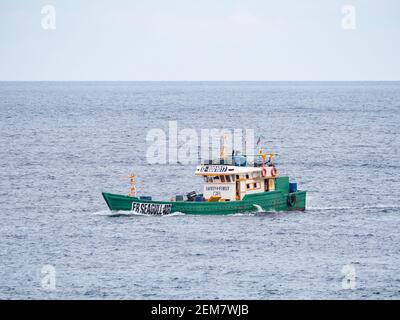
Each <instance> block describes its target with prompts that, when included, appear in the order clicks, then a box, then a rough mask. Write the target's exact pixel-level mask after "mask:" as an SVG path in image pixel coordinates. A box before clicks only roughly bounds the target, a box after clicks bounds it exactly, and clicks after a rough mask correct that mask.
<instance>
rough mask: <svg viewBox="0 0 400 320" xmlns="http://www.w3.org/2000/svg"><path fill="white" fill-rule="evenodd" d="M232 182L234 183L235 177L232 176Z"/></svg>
mask: <svg viewBox="0 0 400 320" xmlns="http://www.w3.org/2000/svg"><path fill="white" fill-rule="evenodd" d="M232 182H235V175H234V174H233V175H232Z"/></svg>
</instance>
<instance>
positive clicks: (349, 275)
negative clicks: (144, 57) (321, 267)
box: [342, 264, 357, 290]
mask: <svg viewBox="0 0 400 320" xmlns="http://www.w3.org/2000/svg"><path fill="white" fill-rule="evenodd" d="M342 275H343V279H342V289H344V290H354V289H355V288H356V284H357V282H356V279H357V273H356V268H355V267H354V266H353V265H352V264H346V265H344V266H343V268H342Z"/></svg>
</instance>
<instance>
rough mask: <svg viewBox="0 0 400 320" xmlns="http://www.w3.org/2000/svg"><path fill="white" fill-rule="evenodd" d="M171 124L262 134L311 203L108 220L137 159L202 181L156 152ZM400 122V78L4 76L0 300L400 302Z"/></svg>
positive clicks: (158, 184)
mask: <svg viewBox="0 0 400 320" xmlns="http://www.w3.org/2000/svg"><path fill="white" fill-rule="evenodd" d="M168 121H177V123H178V129H179V130H181V129H183V128H192V129H196V130H200V129H202V128H209V129H211V128H228V129H233V128H243V129H245V128H252V129H254V130H255V131H256V132H257V133H259V134H262V135H263V136H264V137H265V140H266V143H267V144H268V147H269V148H270V150H273V151H276V152H278V153H279V158H278V159H277V163H278V168H279V169H280V170H281V172H282V173H285V174H288V175H289V176H290V177H291V179H292V180H295V181H297V182H298V184H299V188H300V189H305V190H307V191H308V194H307V197H308V198H307V210H306V211H305V212H292V213H286V212H282V213H267V214H259V215H250V214H244V215H233V216H187V215H175V216H169V217H144V216H129V215H119V216H117V217H115V216H111V215H110V212H109V211H108V209H107V206H106V204H105V202H104V201H103V199H102V197H101V191H109V192H114V193H124V194H126V193H127V192H128V190H129V183H128V180H127V179H125V178H122V177H123V176H126V175H127V174H128V173H129V172H130V170H135V172H137V173H138V178H137V184H138V191H139V192H140V193H141V194H146V195H152V196H153V198H169V197H170V196H171V195H174V194H184V193H186V192H188V191H191V190H199V187H200V185H201V182H200V181H199V180H198V178H196V177H194V174H193V173H194V165H185V166H180V165H157V166H155V165H149V164H147V162H146V148H147V143H146V134H147V133H148V131H149V130H150V129H152V128H163V129H165V130H167V129H168ZM399 123H400V83H399V82H384V83H379V82H376V83H374V82H370V83H363V82H352V83H335V82H321V83H319V82H311V83H290V82H288V83H285V82H276V83H275V82H243V83H242V82H114V83H112V82H111V83H107V82H84V83H79V82H76V83H68V82H67V83H63V82H54V83H51V82H38V83H23V82H21V83H12V82H9V83H8V82H3V83H0V129H1V131H0V132H1V135H0V145H1V148H0V298H1V299H21V298H28V299H39V298H43V299H81V298H82V299H96V298H100V299H117V298H123V299H126V298H133V299H196V298H203V299H207V298H210V299H242V298H243V299H252V298H254V299H286V298H294V299H304V298H313V299H328V298H337V299H398V298H400V245H399V243H400V234H399V230H400V201H399V196H400V183H399V177H400V164H399V146H400V126H399ZM48 265H50V266H51V268H54V269H52V270H53V271H54V272H53V271H51V272H50V273H48V272H47V271H46V269H43V267H44V266H48ZM45 268H46V267H45ZM345 270H351V274H348V275H346V274H345V273H344V272H342V271H345ZM48 279H50V280H49V281H50V282H49V281H47V280H48ZM346 279H350V281H349V282H347V280H346ZM53 280H54V281H53ZM49 283H51V284H55V286H50V287H49V286H48V284H49ZM349 284H350V285H349Z"/></svg>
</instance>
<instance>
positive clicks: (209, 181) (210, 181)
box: [205, 176, 213, 183]
mask: <svg viewBox="0 0 400 320" xmlns="http://www.w3.org/2000/svg"><path fill="white" fill-rule="evenodd" d="M205 178H206V182H208V183H213V178H212V177H207V176H206V177H205Z"/></svg>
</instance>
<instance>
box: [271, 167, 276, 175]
mask: <svg viewBox="0 0 400 320" xmlns="http://www.w3.org/2000/svg"><path fill="white" fill-rule="evenodd" d="M271 176H273V177H275V176H276V169H275V167H272V170H271Z"/></svg>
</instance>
